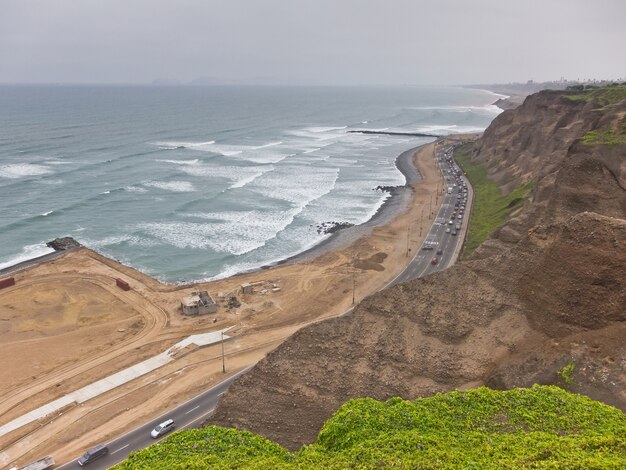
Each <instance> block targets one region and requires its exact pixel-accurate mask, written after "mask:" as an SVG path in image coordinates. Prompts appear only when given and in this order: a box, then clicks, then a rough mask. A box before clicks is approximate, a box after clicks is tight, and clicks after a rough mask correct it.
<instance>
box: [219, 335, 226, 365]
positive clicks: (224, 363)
mask: <svg viewBox="0 0 626 470" xmlns="http://www.w3.org/2000/svg"><path fill="white" fill-rule="evenodd" d="M220 333H222V373H224V374H225V373H226V359H225V358H224V332H223V331H220Z"/></svg>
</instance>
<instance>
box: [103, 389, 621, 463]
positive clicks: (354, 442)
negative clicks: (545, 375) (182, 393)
mask: <svg viewBox="0 0 626 470" xmlns="http://www.w3.org/2000/svg"><path fill="white" fill-rule="evenodd" d="M625 465H626V415H624V413H622V412H621V411H619V410H617V409H616V408H613V407H611V406H608V405H604V404H602V403H599V402H595V401H593V400H591V399H589V398H587V397H584V396H581V395H574V394H571V393H568V392H566V391H565V390H562V389H560V388H558V387H549V386H534V387H532V388H530V389H515V390H510V391H494V390H490V389H488V388H484V387H483V388H479V389H475V390H466V391H455V392H450V393H445V394H437V395H435V396H433V397H430V398H421V399H417V400H415V401H407V400H402V399H400V398H392V399H390V400H387V401H386V402H379V401H376V400H373V399H371V398H361V399H356V400H350V401H348V402H347V403H345V404H344V405H343V406H342V407H341V408H339V410H337V412H336V413H335V414H334V415H333V416H332V418H330V419H329V420H328V421H327V422H326V424H325V425H324V427H323V428H322V430H321V431H320V433H319V436H318V439H317V442H316V443H314V444H312V445H309V446H304V447H302V449H300V450H299V451H297V452H293V453H291V452H288V451H287V450H285V449H284V448H282V447H280V446H279V445H277V444H275V443H272V442H271V441H268V440H266V439H263V438H261V437H258V436H255V435H254V434H251V433H249V432H245V431H236V430H233V429H223V428H219V427H215V426H209V427H207V428H203V429H197V430H191V431H179V432H177V433H175V434H173V435H171V436H170V437H168V438H166V439H165V440H163V441H161V442H159V443H158V444H155V445H152V446H150V447H148V448H147V449H144V450H142V451H139V452H136V453H133V454H131V456H130V457H129V458H128V459H127V460H125V461H124V462H122V463H121V464H119V465H118V466H117V467H115V468H117V469H152V468H168V469H205V468H212V469H230V468H238V469H239V468H241V469H309V468H312V469H317V468H320V469H325V470H330V469H348V468H350V469H354V468H362V469H370V468H371V469H379V468H400V469H448V468H450V469H451V468H480V469H483V468H485V469H490V468H493V469H495V468H624V466H625Z"/></svg>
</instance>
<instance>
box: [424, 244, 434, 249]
mask: <svg viewBox="0 0 626 470" xmlns="http://www.w3.org/2000/svg"><path fill="white" fill-rule="evenodd" d="M432 249H433V246H432V245H424V246H423V247H422V250H432Z"/></svg>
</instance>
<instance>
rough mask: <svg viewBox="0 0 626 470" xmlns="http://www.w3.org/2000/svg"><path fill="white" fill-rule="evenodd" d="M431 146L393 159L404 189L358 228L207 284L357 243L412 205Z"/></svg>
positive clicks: (55, 255) (8, 271)
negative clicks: (419, 159)
mask: <svg viewBox="0 0 626 470" xmlns="http://www.w3.org/2000/svg"><path fill="white" fill-rule="evenodd" d="M432 137H433V138H434V139H435V140H434V141H436V140H437V138H435V137H434V136H432ZM430 143H432V142H425V143H423V144H420V145H418V146H416V147H412V148H410V149H408V150H405V151H404V152H402V153H401V154H400V155H398V156H397V157H396V160H395V165H396V168H397V169H398V170H399V171H400V173H402V175H403V176H404V178H405V180H406V182H405V184H404V185H403V186H397V187H395V188H393V189H392V190H391V191H389V196H388V197H387V199H385V200H384V201H383V203H382V204H381V205H380V207H379V208H378V209H377V210H376V212H375V213H374V215H372V217H370V218H369V219H368V220H367V221H365V222H363V223H362V224H359V225H354V226H351V227H346V228H342V229H340V230H338V231H336V232H334V233H332V234H330V236H328V237H327V238H324V239H322V240H320V241H319V242H317V243H315V244H314V245H313V246H311V247H309V248H307V249H305V250H303V251H301V252H298V253H296V254H293V255H291V256H287V257H285V258H283V259H280V260H277V261H274V262H269V263H267V264H263V265H261V266H258V267H256V268H252V269H249V270H245V271H241V272H238V273H235V274H233V275H231V276H227V277H219V274H218V275H216V276H215V277H214V278H212V279H211V281H210V282H213V281H217V280H224V279H228V278H231V277H236V276H241V275H244V274H252V273H255V272H259V271H264V270H267V269H270V268H273V267H276V266H283V265H288V264H295V263H300V262H304V261H310V260H311V259H313V258H316V257H318V256H322V255H323V254H325V253H327V252H329V251H332V250H337V249H341V248H345V247H346V246H348V245H350V244H351V243H354V242H355V241H356V240H358V239H359V238H360V237H362V236H363V235H364V234H365V233H366V232H367V231H369V230H371V229H372V228H374V227H378V226H381V225H384V224H387V223H389V222H390V221H391V220H392V219H393V218H394V217H396V216H397V215H398V214H400V213H401V212H402V211H403V210H405V209H407V207H408V206H409V204H410V202H411V195H412V192H413V189H412V187H411V185H412V184H414V183H417V182H419V181H420V180H421V175H420V172H419V170H418V169H417V168H416V167H415V162H414V161H413V157H414V155H415V153H416V152H417V151H418V150H419V149H420V148H422V147H424V146H425V145H428V144H430ZM77 243H78V242H77ZM80 248H87V249H89V250H93V249H92V248H90V247H88V246H84V245H82V244H80V243H78V246H77V247H73V248H70V249H65V250H57V251H54V252H52V253H47V254H45V255H41V256H38V257H36V258H32V259H29V260H24V261H20V262H19V263H16V264H14V265H12V266H7V267H5V268H2V269H0V276H4V275H8V274H11V273H15V272H18V271H21V270H23V269H26V268H28V267H30V266H35V265H37V264H39V263H46V262H48V261H52V260H54V259H56V258H58V257H60V256H64V255H66V254H68V253H71V252H72V251H75V250H77V249H80ZM93 251H96V250H93ZM96 253H98V254H99V255H100V256H103V257H105V258H108V256H106V255H104V254H102V253H99V252H98V251H96ZM116 261H117V260H116ZM118 262H119V261H118ZM122 264H123V263H122ZM125 266H127V267H128V268H131V269H134V270H137V268H135V267H134V266H130V265H125ZM143 274H145V275H146V276H149V275H148V274H147V273H143ZM158 282H159V283H161V284H163V285H171V286H191V285H198V284H203V283H205V282H207V281H206V280H203V279H196V280H193V281H190V282H174V283H166V282H162V281H158Z"/></svg>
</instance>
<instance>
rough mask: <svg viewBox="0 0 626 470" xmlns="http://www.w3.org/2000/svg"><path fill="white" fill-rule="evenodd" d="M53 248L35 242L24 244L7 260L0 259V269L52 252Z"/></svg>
mask: <svg viewBox="0 0 626 470" xmlns="http://www.w3.org/2000/svg"><path fill="white" fill-rule="evenodd" d="M53 252H54V249H52V248H49V247H47V246H46V245H45V244H43V243H37V244H35V245H26V246H25V247H24V248H22V252H21V253H19V254H17V255H15V256H13V257H12V258H9V259H7V260H3V261H0V269H4V268H8V267H9V266H13V265H15V264H18V263H21V262H23V261H28V260H30V259H33V258H38V257H39V256H43V255H47V254H48V253H53Z"/></svg>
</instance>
